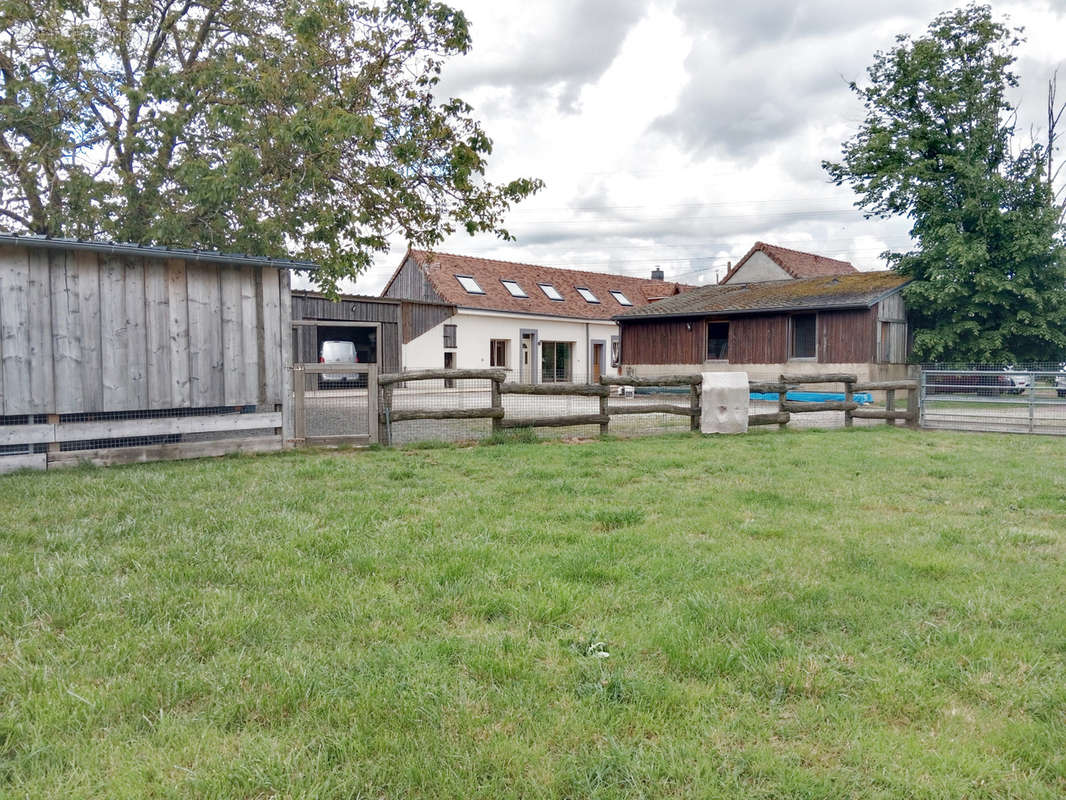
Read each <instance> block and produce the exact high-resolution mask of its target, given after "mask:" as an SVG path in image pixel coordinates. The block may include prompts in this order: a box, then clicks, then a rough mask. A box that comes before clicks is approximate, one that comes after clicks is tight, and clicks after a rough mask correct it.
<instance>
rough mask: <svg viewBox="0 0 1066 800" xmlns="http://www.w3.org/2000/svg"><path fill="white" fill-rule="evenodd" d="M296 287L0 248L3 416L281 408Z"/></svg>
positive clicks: (264, 278) (242, 273)
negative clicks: (286, 333)
mask: <svg viewBox="0 0 1066 800" xmlns="http://www.w3.org/2000/svg"><path fill="white" fill-rule="evenodd" d="M287 277H288V276H287V274H286V275H284V276H282V275H281V273H280V272H279V270H277V269H273V268H262V267H234V266H229V265H224V264H213V263H208V262H194V261H185V260H182V259H180V258H170V259H160V258H154V257H140V256H137V257H134V256H124V255H112V254H107V255H105V254H98V253H93V252H86V251H71V250H64V249H58V248H57V249H54V250H53V249H49V250H45V249H36V248H25V247H15V246H0V414H3V415H21V414H75V413H98V412H105V411H111V412H134V411H142V410H158V409H171V408H204V407H214V406H234V405H259V406H272V405H277V404H281V403H282V402H283V396H284V390H283V373H284V371H285V367H286V360H285V354H284V353H283V348H282V335H281V331H282V317H283V312H286V313H287V306H288V289H287V287H288V281H287ZM283 278H284V280H283ZM271 410H272V409H271Z"/></svg>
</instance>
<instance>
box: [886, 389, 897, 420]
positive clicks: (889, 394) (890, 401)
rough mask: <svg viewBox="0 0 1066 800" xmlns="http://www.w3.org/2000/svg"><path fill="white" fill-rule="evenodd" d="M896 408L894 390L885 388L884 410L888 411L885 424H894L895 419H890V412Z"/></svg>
mask: <svg viewBox="0 0 1066 800" xmlns="http://www.w3.org/2000/svg"><path fill="white" fill-rule="evenodd" d="M895 410H896V390H895V389H885V411H888V412H889V415H888V419H886V420H885V424H886V425H893V426H894V425H895V424H896V421H895V420H894V419H892V414H891V412H893V411H895Z"/></svg>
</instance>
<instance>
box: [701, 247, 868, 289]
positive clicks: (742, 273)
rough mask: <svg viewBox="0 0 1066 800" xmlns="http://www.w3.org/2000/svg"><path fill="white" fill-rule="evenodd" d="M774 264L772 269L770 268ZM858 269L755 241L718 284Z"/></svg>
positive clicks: (811, 275)
mask: <svg viewBox="0 0 1066 800" xmlns="http://www.w3.org/2000/svg"><path fill="white" fill-rule="evenodd" d="M774 267H776V270H775V269H774ZM855 272H858V270H857V269H855V267H854V266H853V265H852V264H850V263H849V262H847V261H840V260H839V259H835V258H827V257H826V256H820V255H817V254H816V253H805V252H803V251H802V250H791V249H789V248H787V247H779V246H777V245H774V244H767V243H766V242H756V243H755V244H754V245H753V246H752V248H751V250H749V251H748V252H747V253H746V254H745V255H744V257H743V258H742V259H740V261H738V262H737V264H736V266H735V267H733V268H732V269H731V270H729V272H727V273H726V276H725V277H724V278H722V280H721V283H734V284H737V283H755V282H761V281H778V280H783V279H786V278H816V277H822V276H827V275H850V274H852V273H855Z"/></svg>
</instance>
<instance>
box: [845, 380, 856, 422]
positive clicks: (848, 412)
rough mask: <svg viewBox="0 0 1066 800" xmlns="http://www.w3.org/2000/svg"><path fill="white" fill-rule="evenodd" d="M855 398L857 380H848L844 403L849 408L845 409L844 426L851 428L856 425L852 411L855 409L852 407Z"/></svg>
mask: <svg viewBox="0 0 1066 800" xmlns="http://www.w3.org/2000/svg"><path fill="white" fill-rule="evenodd" d="M854 400H855V382H854V381H848V382H847V383H845V384H844V405H845V406H847V407H848V408H847V409H845V411H844V427H845V428H851V427H853V425H854V420H853V419H852V412H853V411H854V410H855V409H853V408H852V407H851V405H852V403H853V402H854Z"/></svg>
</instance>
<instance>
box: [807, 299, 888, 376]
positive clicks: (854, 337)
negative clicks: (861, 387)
mask: <svg viewBox="0 0 1066 800" xmlns="http://www.w3.org/2000/svg"><path fill="white" fill-rule="evenodd" d="M876 322H877V311H876V309H869V310H867V309H860V310H858V311H821V312H819V313H818V329H817V330H818V362H819V363H820V364H866V363H869V362H873V361H876V360H877V330H876V327H875V326H876Z"/></svg>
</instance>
